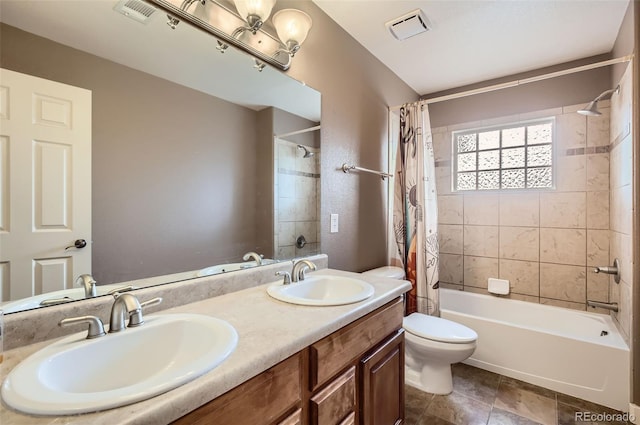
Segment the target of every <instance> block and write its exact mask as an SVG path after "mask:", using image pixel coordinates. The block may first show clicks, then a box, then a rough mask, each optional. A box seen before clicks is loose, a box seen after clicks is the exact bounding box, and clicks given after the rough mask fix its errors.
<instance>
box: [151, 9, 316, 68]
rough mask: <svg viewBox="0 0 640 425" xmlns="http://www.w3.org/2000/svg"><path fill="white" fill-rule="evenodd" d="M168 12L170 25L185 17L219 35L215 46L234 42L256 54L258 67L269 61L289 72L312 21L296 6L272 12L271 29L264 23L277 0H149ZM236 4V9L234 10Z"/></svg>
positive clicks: (221, 49) (246, 50) (223, 46)
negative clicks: (271, 30)
mask: <svg viewBox="0 0 640 425" xmlns="http://www.w3.org/2000/svg"><path fill="white" fill-rule="evenodd" d="M147 1H149V2H151V3H153V4H154V5H156V6H158V7H160V8H161V9H163V10H164V11H165V12H166V13H167V17H168V18H169V20H168V22H167V24H168V25H169V26H170V27H171V28H172V29H176V27H177V25H178V23H179V22H180V21H181V20H183V21H187V22H189V23H190V24H192V25H194V26H196V27H197V28H199V29H202V30H204V31H206V32H208V33H209V34H211V35H213V36H214V37H216V38H217V45H216V49H217V50H219V51H220V52H222V53H224V51H225V50H226V49H227V48H228V47H229V45H233V46H235V47H237V48H239V49H241V50H244V51H245V52H247V53H249V54H251V55H253V56H254V57H255V58H256V60H255V62H254V64H255V68H257V69H258V70H259V71H262V70H263V69H264V65H265V64H267V63H268V64H270V65H273V66H275V67H276V68H279V69H281V70H283V71H286V70H287V69H289V67H290V66H291V62H292V58H293V57H294V56H295V54H296V52H297V51H298V50H300V46H301V45H302V43H304V41H305V39H306V38H307V35H308V34H309V30H310V29H311V26H312V20H311V17H310V16H309V15H307V14H306V13H304V12H302V11H300V10H297V9H282V10H279V11H277V12H276V13H274V14H273V17H272V18H271V21H272V24H273V25H272V28H275V30H276V33H277V36H275V35H272V34H270V33H269V31H267V29H266V27H268V25H264V24H265V22H267V20H268V19H269V16H270V15H271V11H272V9H273V7H274V6H275V3H276V0H233V2H231V1H230V0H147ZM234 7H235V9H234Z"/></svg>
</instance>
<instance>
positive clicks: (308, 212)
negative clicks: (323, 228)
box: [0, 0, 320, 312]
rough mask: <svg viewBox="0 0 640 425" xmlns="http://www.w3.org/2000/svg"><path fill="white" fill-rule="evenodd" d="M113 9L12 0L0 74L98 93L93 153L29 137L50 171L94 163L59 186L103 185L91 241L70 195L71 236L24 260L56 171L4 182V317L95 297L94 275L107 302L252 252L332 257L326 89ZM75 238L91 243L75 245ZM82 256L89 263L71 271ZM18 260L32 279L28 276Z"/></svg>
mask: <svg viewBox="0 0 640 425" xmlns="http://www.w3.org/2000/svg"><path fill="white" fill-rule="evenodd" d="M116 4H117V2H116V1H55V0H53V1H46V2H42V1H28V0H16V1H11V0H9V1H6V0H3V1H2V2H1V3H0V19H1V21H2V23H1V24H0V43H1V44H0V67H2V68H3V69H8V70H11V71H15V72H18V73H20V74H26V75H28V76H35V77H38V78H41V79H46V80H49V81H55V82H58V83H63V84H66V85H70V86H74V87H79V88H81V89H85V90H89V91H91V98H90V104H91V113H90V126H91V127H90V128H91V149H90V151H91V153H90V156H89V157H87V158H80V157H76V156H74V155H75V154H69V156H65V155H66V154H65V155H61V156H60V155H58V154H57V153H56V152H57V151H56V150H55V149H53V150H47V149H48V148H47V146H48V145H47V143H48V142H50V141H48V140H44V139H43V140H40V139H37V140H36V139H35V138H34V139H29V141H28V142H29V143H31V144H32V145H38V146H41V148H39V149H40V151H38V152H40V153H37V154H35V153H34V154H33V155H36V156H38V155H39V156H38V158H39V159H38V161H41V162H42V163H43V164H44V160H42V158H45V157H47V155H49V156H51V157H52V158H54V159H55V158H58V162H57V163H58V165H60V164H62V165H63V166H70V165H69V164H71V163H72V162H73V163H74V164H77V163H79V162H82V161H85V162H87V163H88V164H89V165H90V168H89V169H90V173H88V174H87V175H84V176H73V177H74V178H77V179H79V180H78V181H79V182H80V183H77V182H76V183H73V184H72V183H69V182H68V181H66V180H65V179H67V177H64V178H63V177H60V182H61V183H59V186H60V187H59V189H60V190H59V192H60V191H61V193H62V192H64V194H66V195H69V194H72V193H74V192H73V189H74V188H75V187H76V186H77V185H79V184H87V183H88V182H87V180H89V181H90V184H89V186H90V188H91V196H90V199H91V201H90V208H88V210H90V226H89V230H88V232H89V233H88V235H87V236H84V235H82V234H75V233H73V231H72V230H74V229H75V227H76V226H75V224H76V223H78V220H79V217H76V216H73V214H76V213H75V212H76V211H77V210H76V209H75V208H71V207H68V205H70V204H67V202H71V201H73V200H71V201H69V200H68V199H66V198H65V199H66V200H65V201H64V205H66V207H65V208H67V210H65V209H64V208H62V207H61V209H60V211H62V212H60V215H61V216H65V214H67V215H66V216H65V217H66V218H65V220H66V221H65V220H62V221H61V223H63V224H61V225H58V228H56V229H55V230H56V232H57V233H58V234H62V235H63V236H64V237H63V240H62V241H61V242H59V243H58V244H57V246H56V247H54V248H48V249H45V250H42V248H38V249H39V250H40V251H38V250H36V252H34V253H30V254H21V255H22V257H21V258H19V259H18V260H19V261H18V260H16V261H15V264H12V261H13V260H12V259H10V258H9V256H8V254H7V253H8V252H10V251H11V250H12V249H13V248H14V246H12V244H14V245H15V240H16V238H14V239H11V238H10V237H9V236H8V235H9V234H10V233H11V231H12V230H13V229H14V228H15V227H16V226H17V223H18V220H17V219H16V216H17V215H18V213H15V212H14V210H13V205H12V204H15V202H16V199H17V198H18V197H19V196H22V197H24V196H26V197H29V196H31V197H32V198H38V196H39V195H38V193H39V192H38V190H41V189H42V187H43V184H44V186H46V185H53V186H55V184H57V183H55V182H56V180H55V176H56V172H55V167H53V168H54V171H48V172H49V173H51V175H52V176H53V178H48V177H46V176H47V174H46V173H44V172H40V171H38V172H33V173H35V174H34V175H37V176H40V177H39V179H40V180H39V182H38V181H36V182H35V183H34V182H31V183H28V184H27V186H25V187H26V189H25V191H23V192H22V193H21V194H17V193H15V191H14V193H10V192H11V191H10V190H9V189H8V188H9V186H8V185H4V186H2V191H3V192H2V193H3V195H2V202H3V204H2V206H1V208H2V211H3V212H6V213H5V214H4V215H3V216H2V217H4V218H3V220H5V223H8V224H10V225H4V227H3V228H2V229H0V238H1V239H0V243H1V244H2V245H1V250H0V266H1V268H0V283H1V293H0V295H1V296H2V298H1V299H2V301H3V303H2V304H0V308H4V309H5V312H13V311H18V310H20V309H28V308H35V307H39V306H41V305H47V304H51V302H50V301H52V298H60V299H61V300H62V301H65V299H64V298H65V297H68V298H71V299H82V298H84V296H85V294H84V292H83V288H81V287H79V285H78V284H77V283H76V280H77V278H78V276H79V275H80V274H84V273H89V274H91V275H92V276H93V277H94V279H95V280H96V282H97V284H98V295H100V294H104V293H106V292H108V290H112V289H118V288H121V287H123V286H126V285H131V286H134V287H142V286H148V285H151V284H161V283H167V282H172V281H176V280H184V279H189V278H194V277H198V276H202V275H207V274H212V273H221V272H229V271H233V270H237V269H242V268H246V267H253V266H257V263H258V260H257V259H256V258H255V256H249V257H246V258H247V259H243V257H245V254H248V253H257V254H259V255H260V256H263V258H262V259H261V261H262V262H264V263H269V262H274V261H282V260H286V259H291V258H294V257H300V256H305V255H311V254H315V253H318V252H319V251H320V239H319V225H318V217H319V214H318V210H319V205H320V200H319V180H320V179H319V177H320V176H319V169H320V168H319V160H320V130H319V129H320V93H319V92H317V91H316V90H314V89H312V88H310V87H307V86H306V85H305V84H303V83H301V82H299V81H296V80H294V79H292V78H289V77H288V76H287V75H286V74H284V73H282V72H280V71H278V70H276V69H273V68H271V67H269V66H267V67H266V68H264V69H263V70H262V71H259V70H257V69H256V68H254V67H253V65H254V60H253V58H251V57H249V56H247V55H246V54H244V53H242V52H240V51H237V50H234V49H233V48H229V49H227V51H226V52H224V53H220V52H218V51H217V50H216V49H215V46H216V40H215V39H214V38H213V37H211V36H210V35H208V34H206V33H204V32H202V31H200V30H198V29H196V28H194V27H191V26H189V24H187V23H181V24H180V25H178V27H177V28H176V29H175V30H172V29H171V28H169V26H167V25H166V20H167V19H166V15H165V14H164V13H162V12H161V11H160V10H158V11H157V12H155V13H154V14H153V15H152V17H151V19H149V20H148V21H147V22H145V23H140V22H137V21H135V20H133V19H130V18H129V17H127V16H125V15H123V14H121V13H119V12H117V11H116V10H114V7H115V6H116ZM0 85H6V84H5V81H0ZM17 92H18V91H17V90H14V94H15V93H17ZM7 93H11V90H9V91H7ZM3 96H4V95H3ZM45 97H46V96H45ZM3 99H4V98H3ZM49 99H55V96H49ZM3 101H4V100H3ZM52 104H55V102H53V103H52ZM43 108H44V109H46V106H45V107H43ZM71 108H73V105H72V106H71ZM12 113H13V114H14V115H16V114H17V109H16V110H14V111H12ZM51 113H52V114H53V115H56V114H57V112H55V108H54V109H53V110H52V112H51ZM5 124H6V123H5ZM7 128H8V125H5V129H7ZM5 129H0V133H3V132H4V130H5ZM0 136H2V137H3V138H2V140H3V143H4V144H3V150H2V152H4V153H3V156H2V157H1V158H0V159H2V161H4V162H2V167H3V169H2V172H1V173H0V175H2V176H10V175H9V171H8V170H9V168H10V167H11V166H13V168H17V166H14V164H13V161H14V157H13V156H11V155H10V150H9V147H10V143H15V142H14V140H10V139H11V138H10V137H9V136H6V135H4V134H0ZM5 136H6V137H5ZM42 137H44V136H42ZM14 138H15V137H14ZM52 143H53V144H56V143H57V145H56V146H60V145H63V144H64V143H62V142H57V141H55V140H53V142H52ZM42 146H44V147H42ZM43 152H44V153H43ZM47 152H49V153H47ZM34 157H35V156H34ZM72 160H73V161H72ZM38 161H35V162H38ZM65 161H67V162H65ZM35 162H34V161H31V163H32V164H31V165H33V164H34V163H35ZM54 163H55V161H54ZM65 164H66V165H65ZM33 173H32V174H33ZM38 173H40V174H38ZM63 174H64V173H63ZM61 175H62V174H61ZM42 176H45V177H42ZM64 176H67V174H64ZM35 180H38V179H35ZM2 181H3V182H6V181H7V179H6V178H4V179H3V180H2ZM42 182H45V183H42ZM52 182H53V183H52ZM3 184H4V183H3ZM29 185H30V186H29ZM74 185H75V186H74ZM36 186H37V187H36ZM65 191H67V192H68V193H67V192H65ZM34 193H35V195H34ZM29 194H31V195H29ZM42 199H46V197H43V198H42ZM43 202H44V201H43ZM41 204H42V202H41ZM40 207H42V205H39V206H38V208H40ZM32 208H34V207H33V206H32ZM9 213H12V214H9ZM72 213H73V214H72ZM27 215H28V214H27ZM31 215H32V216H35V215H37V213H33V214H31ZM76 215H77V214H76ZM7 220H8V221H7ZM52 220H53V219H52ZM32 227H33V226H32ZM36 227H37V226H36ZM43 233H44V232H43ZM301 237H302V238H301ZM77 239H85V240H86V241H87V242H88V243H87V246H86V247H84V248H76V247H75V246H73V245H74V243H75V241H76V240H77ZM21 240H22V239H21ZM29 244H30V243H29ZM29 244H27V245H29ZM23 245H24V244H23ZM68 246H71V248H69V249H67V250H65V248H66V247H68ZM26 255H30V256H31V257H29V258H27V257H26ZM83 255H84V256H88V257H89V258H90V261H88V262H87V264H88V266H82V267H79V268H78V267H76V269H74V268H72V267H71V266H72V265H73V264H74V263H75V265H76V266H78V265H79V264H82V261H81V258H82V256H83ZM19 263H22V265H26V267H25V269H26V270H27V272H25V273H26V274H25V273H22V274H20V273H18V272H17V269H18V267H19V266H20V265H21V264H19ZM14 276H20V277H19V279H18V278H15V277H14ZM18 280H19V281H18ZM59 291H65V292H59ZM74 291H75V292H74ZM42 293H44V294H42ZM52 294H53V295H52ZM19 300H24V302H22V301H21V302H17V301H19ZM42 301H45V302H44V303H43V302H42ZM54 301H55V300H54ZM54 303H55V302H54ZM11 305H13V306H15V305H17V306H18V307H17V308H16V307H10V306H11ZM7 306H9V308H8V307H7Z"/></svg>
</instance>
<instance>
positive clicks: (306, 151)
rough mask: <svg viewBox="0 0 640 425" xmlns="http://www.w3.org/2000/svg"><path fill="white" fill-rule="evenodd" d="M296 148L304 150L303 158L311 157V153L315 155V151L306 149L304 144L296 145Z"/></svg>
mask: <svg viewBox="0 0 640 425" xmlns="http://www.w3.org/2000/svg"><path fill="white" fill-rule="evenodd" d="M298 149H302V150H303V151H304V156H303V158H311V157H312V156H313V155H315V153H314V152H311V151H310V150H309V149H307V147H306V146H302V145H298Z"/></svg>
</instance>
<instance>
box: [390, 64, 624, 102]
mask: <svg viewBox="0 0 640 425" xmlns="http://www.w3.org/2000/svg"><path fill="white" fill-rule="evenodd" d="M631 59H633V54H631V55H627V56H622V57H619V58H615V59H609V60H606V61H602V62H594V63H590V64H587V65H582V66H577V67H574V68H568V69H563V70H562V71H556V72H550V73H548V74H542V75H537V76H535V77H529V78H523V79H520V80H513V81H509V82H506V83H500V84H492V85H490V86H486V87H481V88H478V89H472V90H466V91H462V92H458V93H453V94H448V95H445V96H438V97H433V98H431V99H421V100H418V101H417V103H419V104H427V105H428V104H430V103H437V102H444V101H446V100H453V99H459V98H462V97H467V96H473V95H475V94H482V93H489V92H492V91H496V90H501V89H506V88H509V87H517V86H521V85H524V84H529V83H535V82H537V81H543V80H548V79H550V78H555V77H561V76H563V75H569V74H575V73H577V72H582V71H588V70H590V69H596V68H602V67H604V66H609V65H615V64H617V63H624V62H629V61H631ZM402 106H403V105H396V106H391V107H389V111H395V110H398V109H400V108H401V107H402Z"/></svg>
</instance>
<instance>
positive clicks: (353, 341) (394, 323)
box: [310, 298, 403, 391]
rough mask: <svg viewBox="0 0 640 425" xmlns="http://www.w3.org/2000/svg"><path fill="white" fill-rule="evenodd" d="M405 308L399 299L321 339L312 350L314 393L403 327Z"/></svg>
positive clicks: (311, 374) (311, 382)
mask: <svg viewBox="0 0 640 425" xmlns="http://www.w3.org/2000/svg"><path fill="white" fill-rule="evenodd" d="M402 317H403V305H402V299H401V298H398V299H396V300H394V301H391V302H390V303H388V304H386V305H384V306H382V307H380V308H379V309H377V310H375V311H373V312H371V313H369V314H368V315H366V316H365V317H363V318H361V319H358V320H357V321H355V322H353V323H351V324H350V325H347V326H345V327H344V328H342V329H340V330H339V331H336V332H334V333H333V334H331V335H329V336H327V337H326V338H323V339H321V340H320V341H318V342H316V343H315V344H313V345H312V346H311V347H310V356H311V357H310V366H311V372H310V386H311V388H310V389H311V390H312V391H314V390H315V389H317V388H318V387H320V385H322V384H324V383H325V382H327V381H328V380H329V379H330V378H331V377H332V376H334V375H335V374H336V373H338V372H340V371H341V370H343V369H344V368H345V367H346V366H347V365H349V364H350V363H352V362H354V361H355V360H357V359H358V358H359V357H360V356H362V355H363V354H364V353H365V352H366V351H368V350H369V349H371V348H372V347H373V346H374V345H376V344H378V343H379V342H380V341H382V340H383V339H384V338H386V337H387V336H388V335H389V334H391V333H392V332H394V331H396V330H397V329H400V328H401V327H402Z"/></svg>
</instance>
